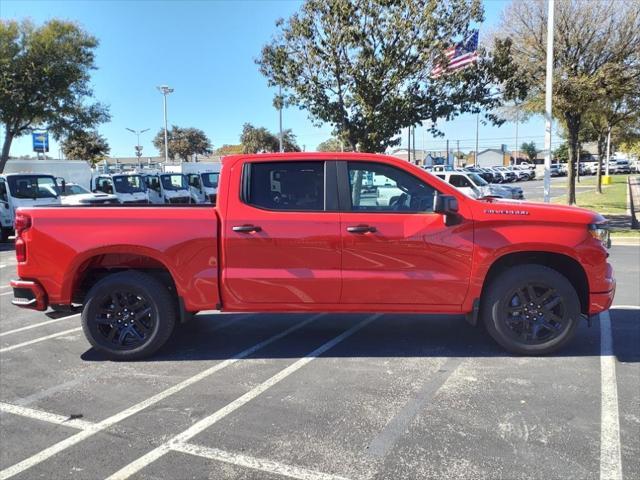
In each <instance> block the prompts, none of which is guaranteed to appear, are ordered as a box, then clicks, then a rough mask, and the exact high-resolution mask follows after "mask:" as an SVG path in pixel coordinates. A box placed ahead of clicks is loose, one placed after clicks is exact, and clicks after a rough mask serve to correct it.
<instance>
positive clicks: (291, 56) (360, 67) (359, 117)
mask: <svg viewBox="0 0 640 480" xmlns="http://www.w3.org/2000/svg"><path fill="white" fill-rule="evenodd" d="M482 19H483V10H482V6H481V2H480V1H479V0H450V1H447V2H437V1H432V0H414V1H388V0H307V1H306V2H305V3H304V4H303V5H302V7H301V9H300V11H299V12H298V13H295V14H294V15H292V16H291V18H289V20H287V21H286V22H285V21H284V20H280V21H278V23H277V24H276V25H277V27H278V28H279V33H278V34H277V36H276V37H275V38H273V39H272V41H271V42H270V43H269V44H268V45H266V46H264V47H263V49H262V52H261V55H260V58H258V59H257V60H256V62H257V63H258V65H259V66H260V71H261V72H262V73H263V74H264V75H265V76H266V77H267V79H268V82H269V84H270V85H271V86H280V87H282V88H283V89H284V92H283V95H284V96H285V97H286V102H287V104H291V105H297V106H299V107H300V108H303V109H306V110H307V111H308V112H309V114H310V116H311V118H312V120H313V121H314V122H315V123H316V124H318V125H320V124H322V123H323V122H327V123H329V124H331V125H332V126H333V127H334V134H335V135H336V136H339V137H340V138H344V140H345V143H347V144H348V145H349V146H350V147H351V150H356V149H359V150H361V151H369V152H384V151H385V150H386V149H387V148H388V147H392V146H395V145H398V144H399V143H400V138H399V137H398V136H397V134H398V133H399V132H400V131H401V130H402V129H403V128H406V127H408V126H414V125H417V124H418V123H420V122H422V121H423V120H427V119H428V120H431V121H432V124H431V125H432V127H431V129H432V131H433V132H434V133H439V132H438V130H437V128H436V122H437V120H438V119H448V120H449V119H452V118H454V117H455V116H456V115H458V114H460V113H462V112H469V111H472V112H474V113H475V112H477V111H478V109H479V107H480V106H483V105H484V106H488V107H493V106H496V105H497V104H499V103H500V99H499V98H497V97H495V96H491V95H490V93H491V87H492V86H493V85H494V84H495V83H494V82H495V81H496V80H502V79H508V80H509V81H508V84H505V91H507V92H510V91H511V90H514V89H515V85H516V84H518V82H516V81H515V79H517V78H518V77H516V76H515V75H513V72H512V71H511V66H510V62H509V55H508V51H509V42H508V41H507V42H498V43H496V46H495V49H494V52H493V55H492V56H491V57H490V56H488V55H486V56H485V57H484V58H483V59H481V60H480V61H479V62H478V65H477V66H475V67H473V68H466V69H463V70H459V71H457V72H456V73H451V74H444V75H441V76H438V77H435V76H433V75H432V74H431V72H432V70H433V68H434V67H435V66H438V65H443V66H444V65H446V63H447V61H448V60H447V58H446V54H445V51H446V50H447V48H449V47H451V46H453V45H454V44H455V43H457V42H459V41H461V40H463V39H466V38H468V37H469V36H470V34H471V33H472V29H471V26H472V24H473V23H474V22H480V21H482ZM492 120H494V121H496V119H495V118H492Z"/></svg>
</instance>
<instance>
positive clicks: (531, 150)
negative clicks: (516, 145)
mask: <svg viewBox="0 0 640 480" xmlns="http://www.w3.org/2000/svg"><path fill="white" fill-rule="evenodd" d="M520 151H522V152H524V153H526V154H527V157H529V160H530V161H531V162H533V161H534V160H535V159H536V157H537V156H538V149H537V148H536V143H535V142H528V143H527V142H523V143H522V145H520Z"/></svg>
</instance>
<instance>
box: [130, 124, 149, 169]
mask: <svg viewBox="0 0 640 480" xmlns="http://www.w3.org/2000/svg"><path fill="white" fill-rule="evenodd" d="M125 130H129V131H130V132H131V133H133V134H134V135H135V136H136V137H138V141H137V142H136V157H138V166H140V157H141V156H142V147H141V146H140V134H141V133H144V132H148V131H149V129H148V128H145V129H144V130H134V129H132V128H128V127H125Z"/></svg>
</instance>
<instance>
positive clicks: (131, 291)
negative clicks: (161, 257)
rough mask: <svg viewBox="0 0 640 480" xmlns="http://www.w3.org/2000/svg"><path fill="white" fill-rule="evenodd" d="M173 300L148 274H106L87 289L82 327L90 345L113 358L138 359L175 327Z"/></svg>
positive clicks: (159, 344)
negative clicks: (106, 275)
mask: <svg viewBox="0 0 640 480" xmlns="http://www.w3.org/2000/svg"><path fill="white" fill-rule="evenodd" d="M175 310H176V309H175V301H174V298H173V296H172V295H171V294H170V293H169V290H168V289H167V288H166V287H165V286H164V285H163V284H162V283H161V282H159V281H158V280H156V279H155V278H154V277H152V276H151V275H147V274H145V273H141V272H135V271H126V272H120V273H115V274H112V275H109V276H108V277H105V278H103V279H102V280H100V281H99V282H98V283H96V285H95V286H94V287H93V288H92V289H91V290H90V291H89V293H88V295H87V299H86V301H85V306H84V310H83V312H82V328H83V330H84V334H85V336H86V337H87V340H89V342H90V343H91V345H93V347H94V348H95V349H96V350H98V351H100V352H102V353H103V354H105V355H106V356H107V357H108V358H110V359H112V360H137V359H141V358H144V357H148V356H149V355H152V354H153V353H155V352H156V351H157V350H158V349H159V348H160V347H162V345H164V344H165V342H166V341H167V340H168V339H169V337H170V336H171V333H172V332H173V328H174V326H175V321H176V314H175Z"/></svg>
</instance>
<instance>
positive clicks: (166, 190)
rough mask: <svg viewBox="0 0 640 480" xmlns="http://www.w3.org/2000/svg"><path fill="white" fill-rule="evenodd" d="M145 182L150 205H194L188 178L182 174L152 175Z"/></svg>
mask: <svg viewBox="0 0 640 480" xmlns="http://www.w3.org/2000/svg"><path fill="white" fill-rule="evenodd" d="M144 180H145V184H146V186H147V195H148V196H149V203H154V204H162V203H192V199H191V192H190V191H189V184H188V183H187V176H186V175H183V174H182V173H157V174H150V175H145V176H144ZM193 203H195V202H193Z"/></svg>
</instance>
